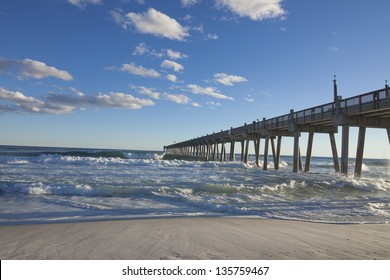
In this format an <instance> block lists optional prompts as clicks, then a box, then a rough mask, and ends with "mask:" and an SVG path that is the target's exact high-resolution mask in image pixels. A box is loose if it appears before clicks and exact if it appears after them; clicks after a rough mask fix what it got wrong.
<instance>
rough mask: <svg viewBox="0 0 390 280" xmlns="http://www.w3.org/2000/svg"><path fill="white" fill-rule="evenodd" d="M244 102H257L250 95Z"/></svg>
mask: <svg viewBox="0 0 390 280" xmlns="http://www.w3.org/2000/svg"><path fill="white" fill-rule="evenodd" d="M244 100H245V101H246V102H248V103H252V102H254V101H255V100H254V99H253V98H252V97H251V96H250V95H248V96H247V97H245V98H244Z"/></svg>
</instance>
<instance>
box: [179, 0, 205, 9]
mask: <svg viewBox="0 0 390 280" xmlns="http://www.w3.org/2000/svg"><path fill="white" fill-rule="evenodd" d="M200 1H201V0H181V4H182V6H183V7H186V8H187V7H191V6H194V5H196V4H198V3H200Z"/></svg>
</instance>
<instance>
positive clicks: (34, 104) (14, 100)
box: [0, 87, 74, 115]
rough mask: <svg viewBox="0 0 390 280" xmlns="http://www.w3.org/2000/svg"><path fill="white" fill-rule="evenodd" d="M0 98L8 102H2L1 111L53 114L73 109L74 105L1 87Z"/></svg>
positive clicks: (65, 112)
mask: <svg viewBox="0 0 390 280" xmlns="http://www.w3.org/2000/svg"><path fill="white" fill-rule="evenodd" d="M0 100H4V101H5V102H6V104H0V112H14V113H20V114H31V113H41V114H51V115H60V114H67V113H70V112H72V111H73V109H74V107H73V106H69V105H66V104H52V103H46V102H44V101H42V100H38V99H36V98H34V97H31V96H26V95H25V94H23V93H22V92H19V91H10V90H7V89H4V88H1V87H0Z"/></svg>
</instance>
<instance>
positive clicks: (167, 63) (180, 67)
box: [161, 59, 184, 72]
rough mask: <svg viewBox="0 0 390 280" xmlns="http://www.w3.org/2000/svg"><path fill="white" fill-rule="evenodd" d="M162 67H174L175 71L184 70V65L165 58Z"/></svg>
mask: <svg viewBox="0 0 390 280" xmlns="http://www.w3.org/2000/svg"><path fill="white" fill-rule="evenodd" d="M161 67H163V68H167V69H173V71H175V72H182V71H183V70H184V67H183V65H181V64H179V63H177V62H175V61H172V60H167V59H165V60H164V61H163V62H161Z"/></svg>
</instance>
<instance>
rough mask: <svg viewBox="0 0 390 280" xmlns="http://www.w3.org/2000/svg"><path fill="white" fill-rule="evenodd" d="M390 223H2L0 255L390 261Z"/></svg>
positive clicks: (232, 220) (182, 220)
mask: <svg viewBox="0 0 390 280" xmlns="http://www.w3.org/2000/svg"><path fill="white" fill-rule="evenodd" d="M389 233H390V225H389V224H327V223H310V222H302V221H287V220H279V219H259V218H229V217H223V218H215V217H192V218H166V219H154V218H151V219H133V220H110V221H95V222H77V223H50V224H29V225H10V226H0V236H1V237H0V248H1V250H0V259H2V260H11V259H21V260H24V259H28V260H35V259H37V260H42V259H56V260H68V259H73V260H105V259H110V260H121V259H126V260H166V259H171V260H176V259H178V260H181V259H194V260H197V259H200V260H213V259H217V260H224V259H237V260H246V259H252V260H256V259H262V260H359V259H363V260H374V259H379V260H380V259H382V260H383V259H384V260H388V259H390V234H389Z"/></svg>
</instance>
